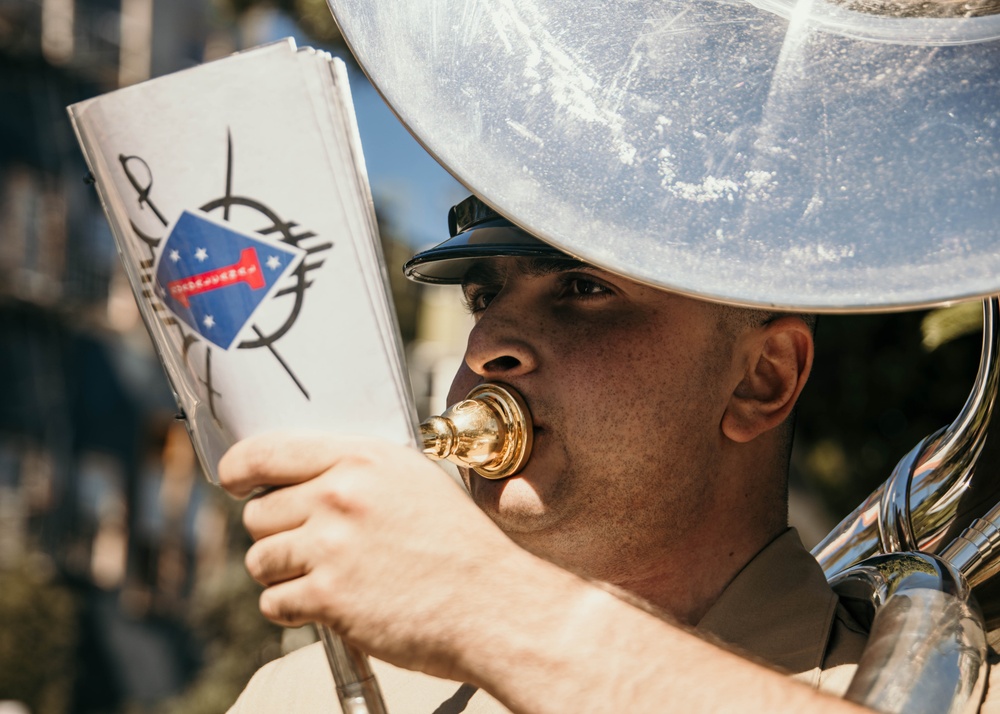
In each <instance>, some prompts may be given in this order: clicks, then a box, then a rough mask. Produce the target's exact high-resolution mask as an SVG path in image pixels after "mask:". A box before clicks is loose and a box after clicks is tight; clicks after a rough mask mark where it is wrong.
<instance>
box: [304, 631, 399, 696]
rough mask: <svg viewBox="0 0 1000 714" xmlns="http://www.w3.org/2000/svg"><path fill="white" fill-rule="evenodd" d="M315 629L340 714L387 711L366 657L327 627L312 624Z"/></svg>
mask: <svg viewBox="0 0 1000 714" xmlns="http://www.w3.org/2000/svg"><path fill="white" fill-rule="evenodd" d="M316 631H317V632H318V633H319V638H320V640H321V641H322V642H323V649H324V650H325V651H326V659H327V661H328V662H329V663H330V671H331V672H332V673H333V681H334V682H335V683H336V685H337V699H338V700H339V701H340V708H341V710H342V711H343V712H344V714H387V711H386V708H385V702H384V701H383V700H382V692H381V690H379V687H378V681H377V680H376V679H375V674H374V673H373V672H372V669H371V666H370V665H369V664H368V656H367V655H366V654H365V653H364V652H362V651H361V650H359V649H356V648H354V647H351V646H350V645H348V644H347V643H345V642H344V640H342V639H341V638H340V637H339V636H338V635H337V634H336V633H335V632H334V631H333V630H331V629H330V628H329V627H325V626H323V625H316Z"/></svg>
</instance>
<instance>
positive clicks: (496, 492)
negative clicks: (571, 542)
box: [469, 474, 555, 533]
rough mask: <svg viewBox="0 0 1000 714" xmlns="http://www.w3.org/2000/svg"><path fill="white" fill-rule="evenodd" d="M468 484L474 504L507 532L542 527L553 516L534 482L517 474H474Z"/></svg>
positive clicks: (521, 531)
mask: <svg viewBox="0 0 1000 714" xmlns="http://www.w3.org/2000/svg"><path fill="white" fill-rule="evenodd" d="M469 486H470V490H471V491H472V498H473V500H474V501H475V502H476V505H477V506H479V508H480V509H481V510H482V511H483V512H484V513H485V514H486V515H488V516H489V517H490V518H491V519H492V520H493V521H494V522H495V523H496V524H497V525H498V526H499V527H500V529H501V530H503V531H505V532H507V533H523V532H531V531H536V530H539V529H543V528H546V527H548V526H550V525H552V522H553V520H554V518H555V513H553V510H552V508H550V506H549V505H548V504H547V503H546V501H545V499H544V497H543V495H542V494H540V493H539V491H538V489H537V487H536V486H535V484H533V483H531V482H530V481H529V480H527V479H525V478H523V477H522V476H520V475H517V476H512V477H510V478H506V479H502V480H498V481H491V480H489V479H484V478H482V477H481V476H477V475H475V474H473V475H472V476H471V478H470V483H469Z"/></svg>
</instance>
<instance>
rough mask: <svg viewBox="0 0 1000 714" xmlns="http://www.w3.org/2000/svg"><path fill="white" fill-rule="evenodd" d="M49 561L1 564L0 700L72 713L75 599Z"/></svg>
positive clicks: (33, 558) (54, 713)
mask: <svg viewBox="0 0 1000 714" xmlns="http://www.w3.org/2000/svg"><path fill="white" fill-rule="evenodd" d="M54 575H55V571H54V568H53V567H52V565H51V563H50V562H49V561H48V559H47V558H46V557H45V556H43V555H40V554H34V555H28V556H25V557H23V558H21V559H19V560H18V561H17V562H16V563H13V564H9V565H2V566H0V700H5V699H8V700H14V701H19V702H23V703H24V704H26V705H27V707H28V709H29V710H30V711H31V712H33V713H34V714H61V713H62V712H66V711H67V707H68V705H69V698H70V693H71V689H72V684H73V657H74V655H75V653H76V645H77V632H76V613H75V607H74V600H73V595H72V594H71V592H70V591H69V589H67V588H66V587H64V586H62V585H60V584H58V583H57V582H56V580H55V578H54Z"/></svg>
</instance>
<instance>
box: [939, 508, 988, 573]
mask: <svg viewBox="0 0 1000 714" xmlns="http://www.w3.org/2000/svg"><path fill="white" fill-rule="evenodd" d="M998 556H1000V503H998V504H997V505H995V506H994V507H993V508H992V509H991V510H990V511H989V512H988V513H987V514H986V515H985V516H983V517H982V518H977V519H976V520H974V521H973V522H972V523H971V524H970V525H969V527H968V528H966V529H965V531H964V532H963V533H962V535H960V536H958V537H957V538H956V539H955V540H954V541H952V542H951V543H950V544H949V545H948V547H947V548H945V549H944V550H942V551H941V557H942V558H943V559H944V560H947V561H948V562H949V563H951V564H952V565H953V566H955V567H956V568H958V569H959V570H961V571H962V574H963V575H964V576H965V578H966V579H967V580H968V581H969V585H970V587H976V586H978V585H981V584H982V583H984V582H986V581H987V580H989V579H990V578H992V577H993V576H994V575H995V574H996V573H997V571H998V570H1000V557H998Z"/></svg>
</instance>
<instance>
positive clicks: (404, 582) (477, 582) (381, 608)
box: [219, 434, 536, 678]
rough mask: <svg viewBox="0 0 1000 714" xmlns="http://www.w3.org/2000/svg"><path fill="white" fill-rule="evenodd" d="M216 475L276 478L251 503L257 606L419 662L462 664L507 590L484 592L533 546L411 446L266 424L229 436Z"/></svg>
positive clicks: (447, 666)
mask: <svg viewBox="0 0 1000 714" xmlns="http://www.w3.org/2000/svg"><path fill="white" fill-rule="evenodd" d="M219 476H220V480H221V484H222V486H223V487H224V488H225V489H226V490H227V491H229V492H230V493H231V494H232V495H234V496H237V497H241V498H242V497H245V496H248V495H250V494H253V493H254V492H256V491H261V490H262V489H267V490H264V491H262V492H261V493H259V494H258V495H256V496H254V497H253V498H251V499H250V500H249V501H248V502H247V504H246V507H245V509H244V513H243V521H244V524H245V525H246V528H247V530H248V531H249V533H250V535H251V536H252V537H253V538H254V540H255V541H256V543H255V544H254V545H253V546H252V547H251V548H250V550H249V551H248V552H247V556H246V565H247V569H248V571H249V572H250V575H251V576H253V577H254V578H255V579H256V580H257V581H259V582H260V583H262V584H263V585H264V586H265V587H266V589H265V590H264V592H263V594H262V595H261V598H260V608H261V612H263V614H264V615H265V616H266V617H268V618H269V619H271V620H274V621H275V622H277V623H279V624H283V625H288V626H296V625H300V624H303V623H306V622H320V623H324V624H327V625H330V626H331V627H333V629H334V630H336V631H337V632H338V633H340V634H341V635H342V636H344V637H345V638H346V639H347V640H348V641H350V642H352V643H354V644H356V645H358V646H360V647H362V648H363V649H364V650H366V651H368V652H369V653H371V654H373V655H375V656H377V657H380V658H382V659H386V660H388V661H390V662H393V663H395V664H398V665H401V666H404V667H409V668H411V669H420V670H423V671H426V672H428V673H431V674H436V675H438V676H444V677H458V678H461V675H462V673H461V672H458V671H456V666H457V665H456V662H455V660H456V658H457V657H456V653H455V650H456V644H455V643H456V641H458V640H468V639H469V638H470V637H471V636H472V635H473V634H474V633H472V632H469V630H473V629H476V625H475V621H476V620H477V619H482V617H483V615H484V612H487V613H488V611H489V610H490V609H491V608H492V607H495V606H496V605H497V604H498V603H495V602H484V601H483V599H484V597H483V596H484V595H487V594H488V593H490V592H494V591H496V590H497V589H498V588H500V589H502V587H500V586H502V585H503V583H504V581H508V582H509V579H514V578H517V577H518V576H519V575H520V576H523V574H524V573H523V570H524V569H525V568H526V567H530V561H534V560H536V559H534V558H533V557H531V556H529V555H528V554H527V553H525V552H524V551H522V550H521V549H520V548H518V547H517V546H515V545H514V544H513V543H512V542H511V541H510V540H509V539H508V538H507V537H506V536H505V535H503V534H502V533H501V532H500V531H499V530H498V529H497V528H496V527H495V526H494V525H493V523H492V522H491V521H490V520H489V519H488V518H487V517H486V516H484V515H483V514H482V513H481V512H480V511H479V510H478V509H477V508H476V507H475V506H474V505H473V504H472V502H471V501H470V500H469V498H468V497H467V496H466V495H465V494H464V493H463V492H462V490H461V489H460V488H459V487H458V486H457V484H455V483H454V481H453V480H452V479H450V478H449V477H448V476H447V475H446V474H445V473H444V472H442V470H441V469H439V468H438V467H436V466H435V465H434V464H432V463H430V462H429V461H428V460H427V459H426V458H425V457H424V456H422V455H420V454H418V453H417V452H415V451H414V450H412V449H407V448H403V447H398V446H393V445H389V444H385V443H381V442H374V441H362V440H356V439H350V440H348V439H342V438H334V437H330V436H310V435H302V434H296V435H280V434H275V435H267V436H262V437H257V438H252V439H248V440H246V441H243V442H240V443H239V444H237V445H236V446H234V447H233V448H232V449H231V450H230V451H229V452H228V453H227V454H226V455H225V457H224V458H223V459H222V461H221V462H220V464H219ZM526 561H529V562H526Z"/></svg>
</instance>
